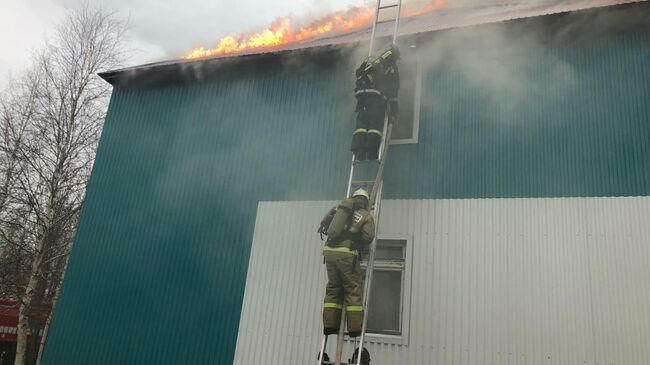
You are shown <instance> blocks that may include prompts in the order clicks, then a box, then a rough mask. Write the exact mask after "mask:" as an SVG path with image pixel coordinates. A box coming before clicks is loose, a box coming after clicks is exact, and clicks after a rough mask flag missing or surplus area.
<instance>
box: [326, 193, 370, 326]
mask: <svg viewBox="0 0 650 365" xmlns="http://www.w3.org/2000/svg"><path fill="white" fill-rule="evenodd" d="M319 232H326V233H327V234H328V237H327V242H326V243H325V246H324V247H323V256H324V258H325V266H326V268H327V287H326V288H325V299H324V303H323V328H324V329H323V333H324V334H325V335H330V334H336V333H338V332H339V326H340V323H341V312H342V309H343V305H345V306H346V307H345V310H346V317H347V318H346V319H347V327H348V333H349V335H350V337H356V336H359V335H360V334H361V327H362V325H363V294H362V292H363V281H362V277H361V268H360V265H359V255H360V251H361V252H366V251H367V250H368V246H369V244H370V243H371V242H372V240H373V238H374V237H375V222H374V219H373V217H372V215H370V211H369V206H368V193H367V192H366V191H365V190H363V189H359V190H357V191H355V192H354V194H352V197H351V198H346V199H344V200H343V201H342V202H341V203H340V204H339V205H337V206H336V207H334V208H332V209H330V211H329V212H328V213H327V214H326V215H325V218H323V220H322V221H321V227H320V229H319Z"/></svg>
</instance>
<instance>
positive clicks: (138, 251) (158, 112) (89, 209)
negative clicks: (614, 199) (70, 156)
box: [44, 33, 650, 365]
mask: <svg viewBox="0 0 650 365" xmlns="http://www.w3.org/2000/svg"><path fill="white" fill-rule="evenodd" d="M649 39H650V37H648V34H647V33H643V34H628V35H619V36H616V37H613V38H610V39H596V40H593V41H591V42H586V43H585V44H583V45H581V46H580V47H573V46H568V45H554V44H547V45H540V47H541V49H539V50H538V51H537V52H538V53H537V54H536V55H535V56H536V57H534V58H531V59H533V60H536V61H534V62H531V63H529V64H526V65H522V67H524V68H523V69H522V70H519V73H520V74H522V75H527V76H526V77H528V78H530V80H532V81H534V84H535V91H534V94H532V95H529V97H528V96H527V100H530V101H533V102H532V103H528V104H526V107H524V106H523V105H524V104H516V105H514V106H512V108H510V109H509V110H508V113H504V111H503V109H501V108H499V107H498V105H497V104H495V103H494V99H493V98H494V97H496V98H497V99H496V100H497V101H498V100H499V95H496V96H495V95H492V94H490V93H489V90H490V89H489V88H488V89H481V88H480V87H469V85H468V82H469V81H468V80H467V79H465V78H464V76H463V75H464V74H465V70H464V69H463V68H462V67H461V66H460V65H459V64H456V63H453V62H443V63H441V64H436V66H435V67H433V65H429V64H427V57H423V62H424V66H425V72H424V80H423V95H422V99H423V102H422V106H421V113H420V115H421V118H422V119H421V124H420V138H419V143H418V144H416V145H399V146H395V147H394V149H393V152H391V157H390V161H389V167H388V171H387V172H386V196H387V198H392V199H395V198H483V197H554V196H620V195H650V175H649V174H650V172H649V169H648V167H647V166H648V162H650V161H648V152H649V151H648V149H649V148H650V146H649V145H650V142H649V137H650V125H649V120H650V118H649V117H650V106H649V105H648V100H650V99H649V96H650V90H649V87H650V86H649V85H650V82H647V81H648V77H649V73H648V72H649V71H648V70H649V68H650V60H649V59H648V57H647V55H648V54H649V53H650V42H649ZM513 52H514V53H517V52H519V51H518V50H517V49H516V47H515V48H514V50H512V51H509V54H512V53H513ZM500 54H501V53H500V52H497V51H496V50H492V51H491V52H489V53H488V54H487V55H486V57H488V56H489V57H493V58H496V59H493V60H492V62H489V63H486V65H485V67H486V69H485V72H486V73H490V72H495V71H499V70H497V69H490V67H495V68H496V67H497V66H498V65H499V64H500V62H499V57H501V56H499V55H500ZM558 59H559V60H561V61H562V62H564V63H565V64H566V65H567V67H569V68H570V69H571V70H573V71H574V72H572V77H573V80H574V81H573V83H572V84H571V89H570V90H568V92H566V93H564V94H562V95H564V97H561V95H560V94H559V93H558V92H557V90H556V89H555V87H554V85H555V84H556V82H558V80H557V79H556V80H553V79H549V78H548V77H549V75H551V74H549V71H548V70H549V68H550V67H551V65H552V64H554V62H555V61H554V60H558ZM352 70H353V68H352V66H350V65H348V64H347V63H344V62H340V63H338V64H332V65H330V66H324V65H319V66H309V65H302V66H301V65H297V64H293V65H288V66H287V67H286V68H285V69H284V70H283V71H274V70H266V71H265V70H264V69H258V70H247V72H245V73H241V72H229V71H228V70H224V72H220V73H218V74H217V75H216V76H214V78H210V79H206V80H205V81H204V82H199V83H193V84H190V85H182V84H174V85H166V86H162V87H156V88H140V89H137V88H134V89H129V88H121V87H118V88H116V89H115V91H114V94H113V98H112V100H111V105H110V109H109V114H108V118H107V120H106V124H105V127H104V132H103V136H102V141H101V144H100V148H99V151H98V154H97V160H96V164H95V169H94V171H93V177H92V181H91V183H90V185H89V188H88V194H87V202H86V206H85V207H84V211H83V215H82V219H81V223H80V226H79V230H78V234H77V240H76V244H75V247H74V250H73V253H72V255H71V258H70V263H69V268H68V273H67V276H66V281H65V283H64V286H63V290H62V293H61V297H60V302H59V303H58V305H57V310H56V313H55V316H54V320H53V324H52V328H51V332H50V337H49V340H48V344H47V346H46V352H45V358H44V360H45V363H46V364H48V365H49V364H71V363H92V364H119V363H122V364H126V363H130V364H177V363H189V364H193V363H210V364H229V363H232V360H233V356H234V350H235V342H236V339H237V330H238V322H239V316H240V311H241V303H242V296H243V291H244V284H245V276H246V270H247V263H248V258H249V253H250V244H251V241H252V232H253V229H254V224H255V216H256V209H257V203H258V201H265V200H331V199H336V198H338V197H340V195H341V193H342V192H343V191H344V188H345V182H346V179H347V175H346V174H347V168H348V162H349V153H347V148H348V143H349V138H350V133H351V131H352V127H353V126H352V118H353V117H354V115H353V113H352V108H353V104H352V100H350V95H351V88H352V84H351V83H352V81H353V80H351V78H350V75H351V74H352ZM436 100H442V101H444V102H445V105H444V108H443V107H437V104H436V103H434V101H436ZM512 116H516V118H514V119H512ZM508 118H511V119H508ZM315 224H316V223H315ZM278 290H282V285H281V284H278ZM315 320H316V319H315Z"/></svg>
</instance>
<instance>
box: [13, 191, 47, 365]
mask: <svg viewBox="0 0 650 365" xmlns="http://www.w3.org/2000/svg"><path fill="white" fill-rule="evenodd" d="M53 207H54V197H50V200H49V201H48V206H47V207H46V213H45V219H44V221H43V226H42V227H41V229H39V231H41V235H40V237H39V239H38V241H37V242H38V243H37V244H36V248H35V250H34V260H33V261H32V271H31V273H30V275H29V283H28V284H27V288H26V289H25V294H24V295H23V296H22V300H21V302H20V309H19V311H18V331H17V333H16V337H17V339H16V361H14V365H25V360H26V356H27V333H28V331H29V327H30V326H29V315H30V313H31V312H32V301H33V300H34V297H35V296H36V294H37V289H38V287H39V284H41V283H40V281H41V280H43V279H42V276H41V271H42V265H43V259H44V255H45V244H46V242H45V241H46V240H47V239H48V236H49V234H48V233H49V232H48V231H49V228H50V223H51V221H52V220H51V215H52V209H53Z"/></svg>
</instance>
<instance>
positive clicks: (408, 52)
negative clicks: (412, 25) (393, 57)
mask: <svg viewBox="0 0 650 365" xmlns="http://www.w3.org/2000/svg"><path fill="white" fill-rule="evenodd" d="M400 53H401V59H400V61H399V76H400V90H399V116H398V120H397V123H396V124H395V125H393V135H392V138H391V143H392V144H406V143H417V142H418V127H419V124H420V90H421V86H422V83H421V79H422V70H421V68H420V62H419V60H418V52H417V48H416V47H415V46H410V47H406V46H404V47H400Z"/></svg>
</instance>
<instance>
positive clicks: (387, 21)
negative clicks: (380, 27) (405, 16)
mask: <svg viewBox="0 0 650 365" xmlns="http://www.w3.org/2000/svg"><path fill="white" fill-rule="evenodd" d="M395 20H396V19H386V20H380V21H378V22H377V24H382V23H391V22H394V21H395Z"/></svg>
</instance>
